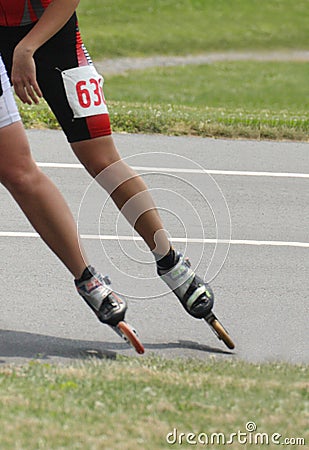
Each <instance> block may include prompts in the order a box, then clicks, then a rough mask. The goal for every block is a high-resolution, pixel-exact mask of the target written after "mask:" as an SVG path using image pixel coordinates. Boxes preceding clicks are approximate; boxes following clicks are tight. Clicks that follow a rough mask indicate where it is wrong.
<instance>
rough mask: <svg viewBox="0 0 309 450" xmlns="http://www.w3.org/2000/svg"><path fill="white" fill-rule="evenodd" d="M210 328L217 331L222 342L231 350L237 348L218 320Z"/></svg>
mask: <svg viewBox="0 0 309 450" xmlns="http://www.w3.org/2000/svg"><path fill="white" fill-rule="evenodd" d="M210 326H211V327H212V328H213V329H214V330H215V332H216V334H217V335H218V337H219V339H222V341H223V342H224V343H225V345H226V346H227V347H228V348H230V349H231V350H233V348H235V344H234V342H233V341H232V339H231V338H230V336H229V334H228V333H227V331H226V330H225V329H224V328H223V326H222V325H221V323H220V322H219V321H218V320H217V319H214V320H213V321H212V322H211V324H210Z"/></svg>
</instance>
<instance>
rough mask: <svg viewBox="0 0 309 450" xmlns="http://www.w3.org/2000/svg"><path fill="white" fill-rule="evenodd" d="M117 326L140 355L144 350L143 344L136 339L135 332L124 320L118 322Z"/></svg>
mask: <svg viewBox="0 0 309 450" xmlns="http://www.w3.org/2000/svg"><path fill="white" fill-rule="evenodd" d="M117 327H118V328H119V330H120V331H121V333H123V334H124V335H125V337H126V338H127V339H128V341H129V342H130V344H131V345H132V346H133V347H134V348H135V350H136V351H137V353H139V354H140V355H142V354H143V353H144V352H145V349H144V346H143V344H142V343H141V341H140V340H139V339H138V337H137V335H136V332H135V331H134V330H133V329H132V328H131V327H130V325H128V324H127V323H126V322H123V321H122V322H119V323H118V325H117Z"/></svg>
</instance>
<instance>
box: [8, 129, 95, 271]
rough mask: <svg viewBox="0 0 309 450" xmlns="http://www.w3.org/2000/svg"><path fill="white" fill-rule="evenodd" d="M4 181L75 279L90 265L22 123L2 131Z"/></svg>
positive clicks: (56, 190)
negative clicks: (29, 142) (37, 159)
mask: <svg viewBox="0 0 309 450" xmlns="http://www.w3.org/2000/svg"><path fill="white" fill-rule="evenodd" d="M0 181H1V182H2V183H3V184H4V186H5V187H6V188H7V189H8V190H9V191H10V193H11V194H12V196H13V197H14V199H15V200H16V201H17V203H18V204H19V206H20V208H21V209H22V211H23V212H24V213H25V215H26V216H27V218H28V219H29V221H30V223H31V224H32V225H33V227H34V228H35V230H36V231H37V232H38V233H39V234H40V236H41V237H42V239H43V240H44V241H45V242H46V244H47V245H48V246H49V247H50V248H51V249H52V251H53V252H54V253H55V254H56V255H57V256H58V257H59V258H60V259H61V261H62V262H63V263H64V264H65V265H66V267H67V268H68V269H69V270H70V272H71V273H72V274H73V275H74V277H75V278H79V277H80V276H81V274H82V272H83V270H84V269H85V267H86V265H87V264H88V263H87V261H86V259H85V256H84V255H83V253H82V250H81V248H80V246H79V241H78V234H77V228H76V224H75V222H74V219H73V217H72V215H71V212H70V210H69V208H68V206H67V204H66V202H65V200H64V199H63V197H62V195H61V194H60V192H59V191H58V189H57V188H56V187H55V185H54V184H53V183H52V182H51V180H50V179H49V178H47V177H46V176H45V175H44V174H43V173H42V172H41V171H40V170H39V168H38V167H37V165H36V164H35V162H34V161H33V159H32V157H31V154H30V149H29V144H28V141H27V137H26V135H25V132H24V128H23V126H22V124H21V122H15V123H13V124H12V125H9V126H7V127H4V128H1V129H0Z"/></svg>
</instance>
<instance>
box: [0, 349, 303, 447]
mask: <svg viewBox="0 0 309 450" xmlns="http://www.w3.org/2000/svg"><path fill="white" fill-rule="evenodd" d="M0 386H1V397H0V404H1V408H0V428H1V435H0V448H1V450H12V449H16V450H17V449H18V450H20V449H23V450H28V449H29V450H37V449H46V450H53V449H59V450H60V449H64V448H69V449H70V450H75V449H83V450H87V449H89V450H90V449H91V450H101V449H104V450H105V449H111V450H117V449H121V450H126V449H132V450H133V449H143V450H144V449H163V448H170V447H171V446H170V445H168V444H167V442H166V435H167V433H169V432H171V431H173V429H174V428H177V430H178V433H180V432H184V433H188V432H192V433H196V434H199V433H202V432H203V433H207V434H209V435H210V434H211V433H215V432H222V433H224V434H225V435H229V434H230V433H233V432H237V430H241V431H242V432H244V431H246V430H245V425H246V423H247V422H249V421H254V422H255V423H256V424H257V432H261V433H262V432H263V433H269V434H270V435H271V434H273V433H280V434H281V435H282V437H283V438H286V437H294V438H296V437H299V438H304V439H308V435H306V434H305V432H306V426H307V424H308V410H306V408H308V387H309V386H308V367H305V366H289V365H287V364H265V365H253V364H248V363H244V362H228V361H222V360H216V359H209V360H208V361H207V362H201V361H197V360H173V361H168V360H164V359H159V358H156V357H147V358H140V359H135V358H132V359H129V358H124V357H122V358H119V359H118V360H115V361H111V360H93V361H88V362H83V363H82V362H80V363H76V364H74V365H70V366H65V365H63V366H57V365H49V364H39V363H35V362H31V363H30V364H28V365H24V366H21V367H19V366H15V367H7V366H6V367H1V368H0ZM307 431H308V430H307ZM307 442H308V441H307ZM191 447H192V445H191V446H190V445H189V446H188V445H182V446H181V447H180V446H178V445H177V446H175V448H191ZM198 447H199V446H198ZM212 448H213V447H212ZM216 448H218V446H217V447H216ZM222 448H224V447H222ZM233 448H245V447H244V446H243V445H240V444H237V441H236V443H235V442H234V444H233ZM256 448H258V447H256ZM267 448H276V446H272V445H270V446H267ZM294 448H297V447H294Z"/></svg>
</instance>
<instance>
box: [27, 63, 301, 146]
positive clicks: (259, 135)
mask: <svg viewBox="0 0 309 450" xmlns="http://www.w3.org/2000/svg"><path fill="white" fill-rule="evenodd" d="M106 78H107V80H106V83H105V94H106V96H107V100H108V104H109V110H110V115H111V121H112V125H113V129H114V131H126V132H131V133H163V134H170V135H196V136H204V137H205V136H215V137H223V136H224V137H230V138H238V137H243V138H253V139H294V140H308V130H309V115H308V110H309V95H308V87H307V80H308V78H309V65H308V64H306V63H262V62H239V63H217V64H214V65H201V66H190V67H176V68H160V69H148V70H146V71H138V72H128V73H126V74H125V75H123V76H113V77H106ZM192 80H194V82H193V83H192ZM110 100H111V101H110ZM21 112H22V116H23V119H24V122H25V125H26V126H27V127H37V126H47V127H51V128H56V127H58V124H57V122H56V120H55V119H54V118H53V117H52V115H51V113H49V112H48V110H47V108H46V106H45V105H44V103H43V104H42V105H41V106H39V107H29V106H21Z"/></svg>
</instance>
